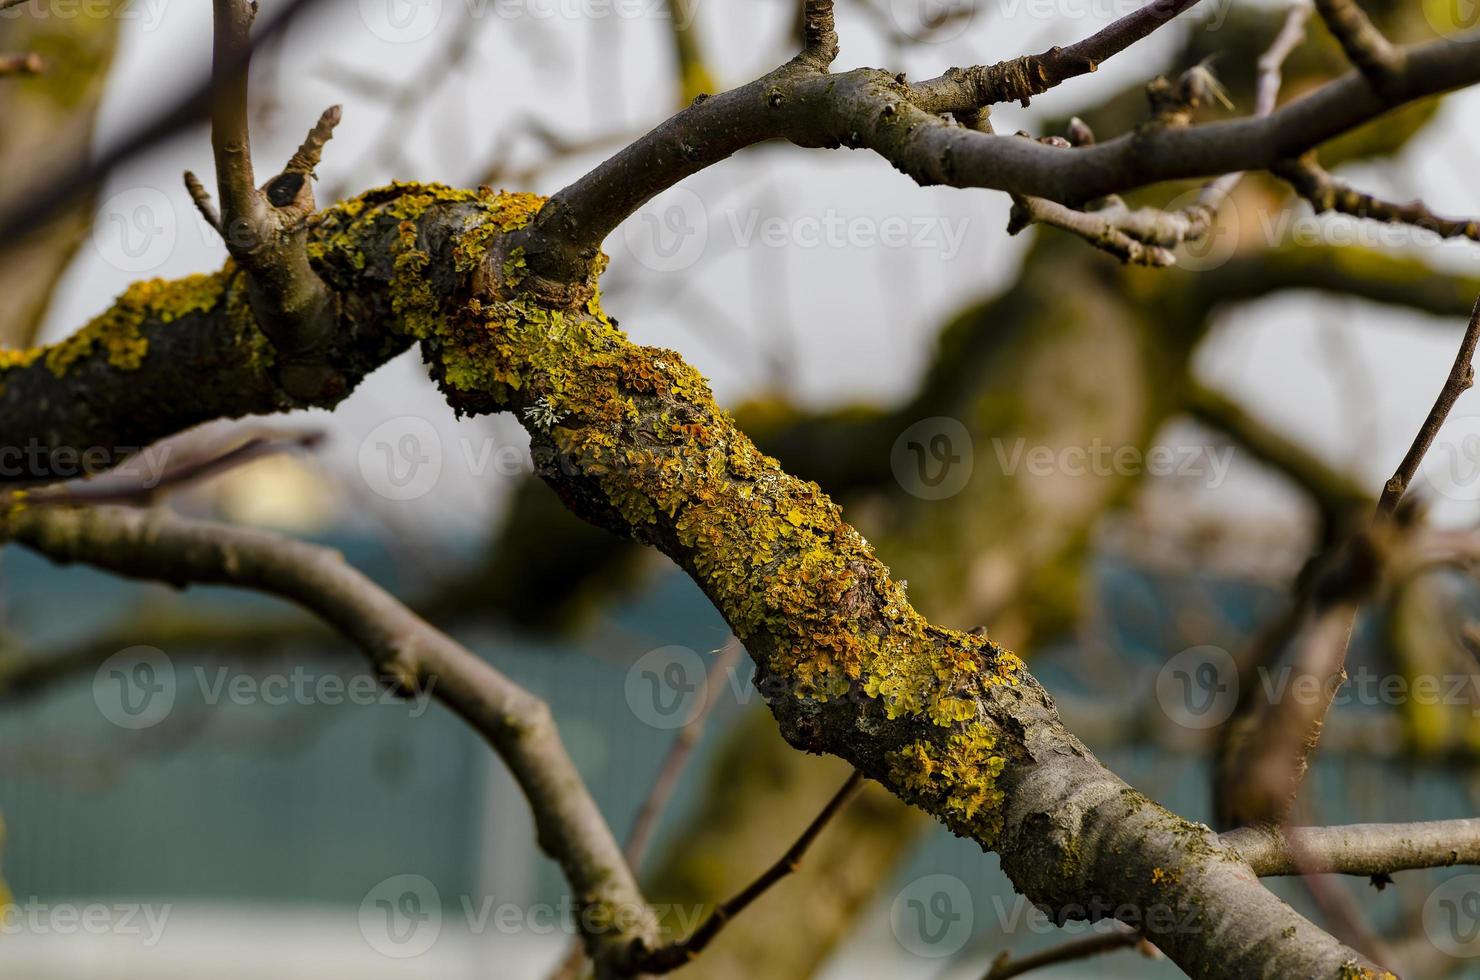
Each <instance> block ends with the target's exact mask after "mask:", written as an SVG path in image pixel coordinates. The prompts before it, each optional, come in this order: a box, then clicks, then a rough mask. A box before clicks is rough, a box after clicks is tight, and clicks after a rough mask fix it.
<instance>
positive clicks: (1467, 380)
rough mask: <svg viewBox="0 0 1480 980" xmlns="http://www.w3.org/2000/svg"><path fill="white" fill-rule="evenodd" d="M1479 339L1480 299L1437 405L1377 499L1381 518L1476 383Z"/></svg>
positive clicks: (1391, 509) (1398, 500)
mask: <svg viewBox="0 0 1480 980" xmlns="http://www.w3.org/2000/svg"><path fill="white" fill-rule="evenodd" d="M1477 342H1480V299H1477V300H1476V301H1475V308H1474V310H1472V311H1471V313H1470V323H1469V325H1468V326H1467V327H1466V328H1465V335H1464V338H1463V339H1462V340H1461V341H1460V345H1459V351H1458V352H1457V353H1456V354H1455V355H1454V364H1453V365H1451V366H1450V368H1449V377H1447V378H1445V379H1444V385H1443V387H1441V388H1440V389H1439V397H1438V398H1436V399H1434V406H1433V408H1430V409H1429V414H1428V415H1427V416H1425V418H1424V420H1423V424H1422V425H1421V426H1419V429H1418V434H1417V435H1416V436H1414V437H1413V444H1412V445H1410V446H1409V447H1408V452H1407V453H1406V454H1405V455H1404V456H1403V461H1402V462H1400V463H1399V464H1398V469H1397V470H1396V471H1395V472H1394V473H1393V475H1392V477H1390V478H1389V479H1388V481H1387V483H1385V484H1384V485H1383V488H1382V496H1381V497H1380V498H1378V501H1377V517H1378V519H1383V518H1388V517H1391V516H1392V515H1393V513H1394V512H1395V511H1397V509H1398V504H1399V503H1401V502H1402V500H1403V495H1404V494H1405V493H1407V492H1408V484H1409V483H1411V482H1412V481H1413V477H1414V474H1416V473H1417V472H1418V468H1419V466H1420V465H1421V464H1422V463H1423V458H1424V454H1425V453H1427V452H1428V451H1429V446H1431V445H1433V442H1434V437H1435V436H1437V435H1438V434H1439V429H1440V428H1442V427H1443V425H1444V420H1445V419H1446V418H1448V417H1449V411H1450V409H1452V408H1454V403H1455V401H1456V400H1458V398H1459V396H1460V395H1462V394H1464V393H1465V392H1466V391H1468V390H1469V389H1470V388H1471V387H1472V386H1473V385H1474V384H1475V345H1476V343H1477Z"/></svg>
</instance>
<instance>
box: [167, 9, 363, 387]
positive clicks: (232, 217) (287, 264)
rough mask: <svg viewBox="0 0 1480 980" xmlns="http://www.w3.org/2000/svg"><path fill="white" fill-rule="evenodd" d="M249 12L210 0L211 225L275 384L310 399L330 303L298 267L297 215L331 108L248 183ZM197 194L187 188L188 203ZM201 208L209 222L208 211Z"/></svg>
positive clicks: (307, 205)
mask: <svg viewBox="0 0 1480 980" xmlns="http://www.w3.org/2000/svg"><path fill="white" fill-rule="evenodd" d="M256 11H257V5H256V3H249V2H248V0H213V14H214V20H213V22H214V28H215V34H214V42H213V48H212V60H211V64H212V68H211V71H212V88H213V91H214V92H215V99H214V101H213V103H212V105H211V150H212V152H213V155H214V157H215V163H216V185H217V191H218V193H219V195H220V198H221V214H220V217H219V222H218V223H219V227H220V228H221V229H222V230H223V231H224V235H223V237H224V238H225V241H226V249H227V251H228V252H230V253H231V257H232V258H233V259H235V260H236V261H237V263H238V264H239V265H240V266H241V267H242V268H243V269H245V270H246V272H247V275H248V277H249V279H250V281H251V285H252V287H253V288H252V289H250V290H248V301H249V302H250V303H251V306H252V312H253V314H254V315H255V316H256V319H257V322H258V324H259V325H260V326H261V327H262V330H263V332H264V333H266V334H267V336H268V338H269V339H270V340H271V341H272V343H273V347H274V348H275V349H276V352H277V355H278V357H279V359H280V361H281V363H282V369H281V370H282V378H283V386H284V388H286V389H287V390H288V391H289V392H290V393H292V394H294V395H296V396H299V397H304V398H312V397H314V396H316V395H317V394H319V393H320V392H322V391H323V390H324V389H325V387H326V386H329V385H331V384H333V383H334V379H333V376H332V371H330V370H329V369H328V368H326V367H325V366H323V365H322V364H321V363H318V362H319V355H320V354H321V353H322V348H323V347H324V345H326V344H327V343H328V341H329V338H331V337H332V336H333V333H334V324H335V321H336V319H337V315H338V308H337V305H336V303H335V301H334V298H333V296H332V295H331V294H330V292H329V289H328V287H327V286H325V285H324V283H323V282H322V281H321V280H320V279H319V277H318V275H317V274H316V273H315V272H314V271H313V269H312V268H311V267H310V266H309V264H308V249H307V234H308V231H307V218H308V216H309V215H311V214H312V213H313V212H314V208H315V204H314V196H313V184H312V181H311V179H310V178H311V177H312V175H313V171H314V168H315V167H316V166H317V165H318V162H319V157H320V156H321V154H322V153H323V149H324V144H325V143H327V142H328V141H329V138H330V137H331V136H332V135H333V133H334V127H335V126H336V125H338V123H339V119H340V109H339V107H338V106H331V107H330V108H328V109H326V110H325V111H324V112H323V114H322V115H320V116H319V120H318V122H317V123H315V124H314V127H313V129H312V130H310V131H309V134H308V136H307V138H306V139H304V141H303V144H302V145H301V146H300V147H299V148H298V151H297V152H296V153H294V154H293V156H292V158H291V159H290V160H289V161H288V164H287V166H286V167H284V168H283V170H282V172H281V173H279V174H278V175H277V176H275V177H273V178H272V179H271V180H269V181H268V182H267V184H266V186H265V187H262V188H258V187H257V181H256V178H255V177H254V174H253V167H252V150H251V134H250V132H249V127H248V121H247V120H248V113H247V77H248V74H249V72H250V68H251V58H252V40H251V27H252V20H253V18H254V17H255V16H256ZM190 184H191V178H190V177H187V178H186V186H187V187H190ZM195 184H196V185H198V184H199V181H195ZM203 194H204V191H203V190H202V191H201V193H200V194H197V193H196V190H195V188H194V187H191V197H192V198H193V199H194V200H195V203H196V206H197V207H200V206H201V201H202V196H203ZM202 213H203V214H205V215H206V216H207V220H210V214H211V211H210V210H207V209H203V210H202Z"/></svg>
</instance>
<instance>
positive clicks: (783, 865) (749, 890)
mask: <svg viewBox="0 0 1480 980" xmlns="http://www.w3.org/2000/svg"><path fill="white" fill-rule="evenodd" d="M862 786H863V774H862V773H858V772H855V773H853V775H851V776H849V777H848V780H847V782H845V783H843V786H842V788H841V789H839V790H838V791H837V793H835V794H833V798H832V799H830V800H828V801H827V805H826V806H824V807H823V808H822V812H821V813H819V814H817V816H816V818H815V819H813V821H812V822H811V823H810V824H808V825H807V829H806V830H804V831H802V835H801V836H800V837H798V838H797V840H796V843H794V844H792V845H791V847H789V848H788V849H787V851H786V853H785V854H783V855H782V856H781V859H780V860H778V861H777V862H776V863H775V864H773V865H771V867H769V868H767V869H766V871H765V873H764V874H762V875H761V876H760V877H759V878H757V879H755V881H753V882H751V883H750V884H749V885H748V886H746V887H745V888H744V889H743V890H742V891H741V892H740V893H739V894H737V895H735V896H734V897H733V898H731V899H729V901H727V902H725V903H724V904H723V905H721V906H719V908H717V909H715V910H714V912H713V913H712V914H711V915H710V916H709V918H707V919H705V920H704V922H703V924H702V925H700V926H699V928H698V929H695V930H694V932H693V934H692V935H690V936H689V937H688V938H687V939H683V940H680V941H679V942H676V943H673V944H671V945H668V946H662V947H659V948H658V949H655V950H651V951H649V952H648V953H646V954H643V955H641V956H639V957H638V959H637V962H636V964H635V967H636V969H637V970H640V971H646V972H652V973H669V972H671V971H673V970H676V969H678V968H679V967H680V966H683V965H684V964H685V963H687V962H689V961H690V960H692V959H693V958H694V957H696V956H698V955H699V954H700V953H701V952H703V951H704V948H705V947H706V946H708V945H709V944H710V943H711V942H712V941H713V940H714V937H715V936H717V935H718V934H719V931H720V930H721V929H723V928H724V927H725V926H726V925H727V924H728V923H729V922H730V921H731V920H732V919H734V918H735V916H737V915H739V914H740V913H741V912H743V911H745V908H746V907H747V906H749V905H750V903H751V902H754V901H755V900H756V899H757V898H760V897H761V896H762V895H764V894H765V893H766V891H767V889H769V888H770V887H771V886H772V885H774V884H776V882H778V881H780V880H781V879H782V878H785V877H786V876H787V875H789V874H791V873H792V872H794V871H796V870H797V868H799V867H800V866H801V861H802V856H803V855H804V854H806V853H807V848H809V847H811V846H812V842H813V841H815V840H816V839H817V836H818V835H819V834H820V833H822V830H823V828H824V827H826V826H827V824H828V821H830V820H832V818H833V817H834V816H836V815H837V813H838V811H839V810H841V809H842V808H843V807H844V805H846V804H847V803H848V801H849V800H851V799H852V798H853V797H854V795H855V794H857V792H858V791H859V789H860V788H862Z"/></svg>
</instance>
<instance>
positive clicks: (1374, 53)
mask: <svg viewBox="0 0 1480 980" xmlns="http://www.w3.org/2000/svg"><path fill="white" fill-rule="evenodd" d="M1315 4H1316V9H1317V10H1319V11H1320V12H1321V19H1322V20H1324V21H1325V22H1326V27H1327V28H1329V29H1330V31H1331V35H1332V36H1333V37H1335V38H1336V40H1337V42H1338V43H1340V45H1341V49H1342V50H1343V51H1345V52H1346V57H1347V59H1348V60H1349V61H1350V62H1351V63H1352V64H1353V65H1356V67H1357V70H1358V71H1360V72H1361V73H1362V74H1363V75H1364V76H1365V77H1366V78H1367V80H1368V81H1369V82H1371V83H1372V87H1373V88H1374V89H1376V90H1377V91H1379V92H1386V91H1388V90H1390V89H1391V88H1392V86H1393V85H1394V84H1396V82H1397V80H1398V78H1399V76H1401V74H1402V72H1403V49H1402V48H1400V47H1398V46H1397V45H1395V44H1393V43H1392V42H1391V41H1389V40H1388V39H1387V38H1386V37H1384V36H1383V34H1382V31H1379V30H1378V29H1377V26H1376V25H1375V24H1373V23H1372V21H1371V19H1369V18H1368V16H1367V15H1366V13H1364V12H1363V11H1362V8H1361V7H1360V6H1358V5H1357V2H1356V0H1315Z"/></svg>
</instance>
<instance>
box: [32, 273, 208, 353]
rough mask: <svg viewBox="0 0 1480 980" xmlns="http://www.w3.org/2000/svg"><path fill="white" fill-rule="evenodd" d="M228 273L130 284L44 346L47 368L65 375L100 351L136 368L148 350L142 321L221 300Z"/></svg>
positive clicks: (171, 317)
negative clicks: (91, 315)
mask: <svg viewBox="0 0 1480 980" xmlns="http://www.w3.org/2000/svg"><path fill="white" fill-rule="evenodd" d="M231 273H232V270H231V268H230V267H229V266H228V268H226V269H223V270H222V271H220V272H214V273H210V274H208V275H193V276H186V277H185V278H183V279H173V280H167V279H146V280H142V281H140V282H136V283H133V284H131V285H130V286H129V287H128V289H126V290H124V292H123V294H122V295H120V296H119V297H118V298H117V299H116V300H115V301H114V303H113V305H112V306H110V307H109V308H108V309H107V310H105V311H103V312H102V313H100V314H98V315H97V316H96V317H94V318H93V319H92V320H91V321H89V322H88V324H87V325H86V326H84V327H83V328H82V329H81V330H79V331H77V332H76V333H75V334H73V335H72V336H71V337H68V338H67V339H66V340H64V341H62V342H61V343H59V344H55V345H53V346H51V347H48V348H46V349H45V358H46V366H47V368H48V369H49V370H50V371H51V372H52V373H53V374H55V375H56V376H57V377H59V378H60V377H65V376H66V374H67V371H68V370H69V369H70V368H71V367H72V365H74V364H76V363H77V362H78V361H80V360H82V359H83V358H86V357H89V356H91V355H92V354H93V353H94V352H97V351H101V352H102V353H103V354H104V356H105V358H106V360H107V363H108V364H109V366H111V367H114V368H117V369H119V370H121V371H132V370H135V369H137V368H138V367H139V365H140V364H142V363H143V362H144V357H145V355H146V354H147V353H148V351H149V338H148V337H147V336H145V334H144V330H143V327H144V325H145V324H146V323H150V322H153V323H158V324H160V325H167V324H170V323H173V322H174V321H176V320H178V319H180V318H181V317H185V316H188V315H190V314H192V313H200V312H205V311H207V310H210V309H212V308H214V307H215V306H216V304H217V303H218V302H220V300H221V296H222V293H223V291H224V290H225V286H226V282H227V280H228V277H229V276H230V275H231ZM26 353H27V354H34V352H26ZM23 356H24V355H23ZM31 360H32V361H34V360H35V357H34V356H32V357H31ZM27 363H29V361H28V362H27ZM21 366H24V365H21Z"/></svg>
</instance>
